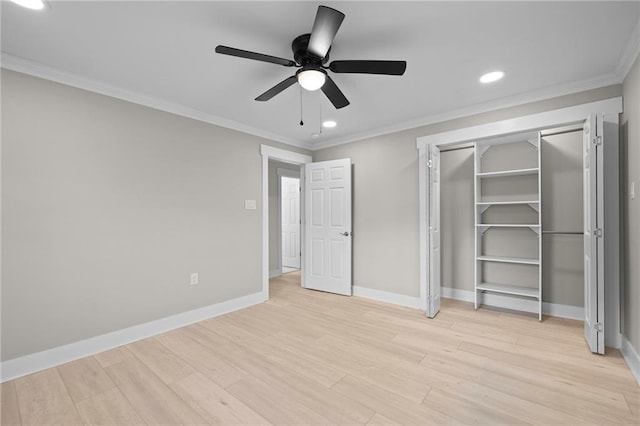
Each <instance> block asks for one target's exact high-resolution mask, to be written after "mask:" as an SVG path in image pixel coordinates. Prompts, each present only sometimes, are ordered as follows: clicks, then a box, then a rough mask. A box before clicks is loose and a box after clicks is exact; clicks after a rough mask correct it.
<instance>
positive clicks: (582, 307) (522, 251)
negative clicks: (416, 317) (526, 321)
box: [418, 98, 620, 353]
mask: <svg viewBox="0 0 640 426" xmlns="http://www.w3.org/2000/svg"><path fill="white" fill-rule="evenodd" d="M617 99H618V98H616V100H610V101H611V102H610V103H609V104H607V101H600V102H599V103H596V104H599V105H597V107H596V105H589V106H588V107H586V108H585V106H584V105H583V106H581V107H582V108H578V107H574V108H575V110H574V111H573V112H574V113H572V114H565V116H564V119H562V118H560V116H562V115H563V114H561V113H559V111H551V112H549V113H545V114H540V115H537V116H526V117H520V118H518V119H512V120H506V121H504V122H496V123H490V124H487V125H483V126H476V127H473V128H468V129H461V130H457V131H452V132H445V133H441V134H436V135H430V136H426V137H423V138H418V148H419V150H420V179H421V187H420V196H421V197H420V201H421V203H420V213H421V231H422V232H421V254H422V256H421V266H422V268H421V280H422V283H423V291H422V292H421V296H422V300H423V302H424V306H425V310H426V313H427V316H429V317H434V316H435V315H436V314H437V312H438V311H439V309H440V297H445V298H453V299H458V300H463V301H467V302H471V303H472V304H473V308H475V309H482V308H483V306H484V305H489V306H494V307H499V308H507V309H510V310H518V311H524V312H532V313H534V314H535V315H536V317H537V319H539V320H543V316H545V315H549V316H559V317H565V318H573V319H577V320H581V321H583V323H584V325H585V326H584V332H585V333H584V334H585V339H586V340H587V343H588V344H589V347H590V348H591V350H592V351H593V352H596V353H604V347H605V336H608V335H609V333H607V334H605V328H606V330H607V331H611V333H610V335H611V337H609V338H608V339H607V340H606V342H607V343H606V344H607V345H609V346H612V347H619V343H618V342H616V338H617V336H618V335H619V256H618V253H619V252H618V251H617V250H619V248H618V245H619V244H618V241H619V217H618V209H619V203H618V201H619V198H618V197H619V185H618V172H617V161H618V126H617V123H618V113H617V112H614V111H617V110H618V109H619V108H620V105H619V104H618V103H617ZM591 107H594V108H593V109H591V110H593V111H598V110H599V111H605V112H604V113H600V114H589V113H588V112H587V111H589V109H587V108H591ZM568 110H571V108H569V109H568ZM560 111H562V112H563V113H566V112H567V110H560ZM543 116H544V117H543ZM554 116H555V117H554ZM568 116H573V117H574V118H573V119H570V120H567V119H566V118H567V117H568ZM532 123H535V124H536V125H532ZM505 129H509V131H508V132H505ZM605 189H608V190H605ZM605 237H606V240H605ZM605 247H606V250H605ZM605 277H606V278H607V280H606V282H607V288H606V294H605V286H604V283H605ZM605 296H606V297H605ZM605 302H606V303H605ZM605 304H606V306H607V312H606V313H605V309H604V308H605ZM605 314H606V315H605ZM605 319H606V321H605ZM616 343H618V344H617V346H616Z"/></svg>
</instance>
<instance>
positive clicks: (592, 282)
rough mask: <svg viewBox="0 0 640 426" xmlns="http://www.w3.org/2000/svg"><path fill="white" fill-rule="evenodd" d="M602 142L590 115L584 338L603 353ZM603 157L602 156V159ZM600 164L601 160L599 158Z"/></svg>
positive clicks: (585, 166) (585, 164)
mask: <svg viewBox="0 0 640 426" xmlns="http://www.w3.org/2000/svg"><path fill="white" fill-rule="evenodd" d="M600 141H601V139H598V135H597V131H596V117H595V115H593V114H592V115H590V116H589V118H588V119H587V121H586V122H585V123H584V131H583V154H584V162H583V170H584V183H583V191H584V310H585V321H584V337H585V339H586V341H587V344H588V345H589V349H591V352H594V353H600V354H604V279H600V275H602V274H600V272H602V271H603V267H604V265H603V262H602V253H603V252H602V251H601V250H600V248H601V247H599V246H600V244H601V240H602V227H601V226H600V223H602V221H603V218H602V217H600V218H599V217H598V216H599V214H598V212H599V211H600V210H601V209H599V207H601V206H599V205H603V199H602V192H601V191H602V187H603V186H602V184H603V176H602V170H603V169H602V167H598V165H599V164H598V163H599V161H598V157H602V152H601V150H600V146H601V145H600ZM600 160H601V159H600ZM600 166H602V162H601V161H600Z"/></svg>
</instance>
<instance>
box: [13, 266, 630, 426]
mask: <svg viewBox="0 0 640 426" xmlns="http://www.w3.org/2000/svg"><path fill="white" fill-rule="evenodd" d="M1 420H2V425H13V424H25V425H27V424H28V425H41V424H63V425H72V424H82V423H84V424H109V425H120V424H123V425H124V424H349V425H350V424H371V425H381V424H438V425H440V424H485V425H495V424H508V425H518V424H545V425H557V424H566V425H577V424H594V425H595V424H597V425H605V424H606V425H608V424H630V425H638V424H640V389H639V388H638V385H637V384H636V382H635V381H634V379H633V378H632V376H631V373H630V372H629V370H628V368H627V366H626V365H625V363H624V361H623V360H622V357H621V356H620V353H619V352H618V351H616V350H609V351H608V354H607V355H606V356H596V355H592V354H590V353H589V352H588V350H587V348H586V345H585V343H584V340H583V337H582V323H579V322H577V321H570V320H563V319H558V318H551V317H546V318H545V319H544V321H543V322H542V323H539V322H538V321H537V318H536V317H535V316H529V315H527V314H522V313H509V312H500V311H495V310H489V309H486V308H483V309H480V310H478V311H474V310H473V307H472V306H471V305H470V304H467V303H462V302H456V301H451V300H444V301H443V309H442V311H441V312H440V313H439V314H438V316H437V317H436V318H435V319H433V320H429V319H427V318H425V317H424V316H423V314H422V313H421V312H419V311H416V310H413V309H408V308H402V307H398V306H393V305H387V304H383V303H377V302H373V301H370V300H366V299H361V298H357V297H351V298H347V297H343V296H335V295H331V294H326V293H321V292H314V291H307V290H302V289H301V288H300V287H299V274H298V273H291V274H287V275H285V276H283V277H280V278H277V279H274V280H272V281H271V299H270V300H269V302H267V303H264V304H261V305H258V306H254V307H251V308H248V309H244V310H242V311H238V312H234V313H231V314H227V315H224V316H221V317H217V318H214V319H210V320H207V321H203V322H201V323H198V324H195V325H191V326H188V327H185V328H182V329H179V330H175V331H171V332H168V333H165V334H162V335H159V336H156V337H154V338H150V339H146V340H143V341H140V342H136V343H133V344H130V345H127V346H124V347H121V348H117V349H114V350H111V351H108V352H105V353H101V354H98V355H95V356H92V357H88V358H84V359H81V360H79V361H75V362H71V363H69V364H65V365H62V366H60V367H57V368H51V369H49V370H45V371H42V372H39V373H36V374H32V375H30V376H27V377H23V378H20V379H17V380H14V381H11V382H7V383H4V384H2V418H1Z"/></svg>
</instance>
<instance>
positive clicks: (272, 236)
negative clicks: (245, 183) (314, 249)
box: [269, 160, 300, 272]
mask: <svg viewBox="0 0 640 426" xmlns="http://www.w3.org/2000/svg"><path fill="white" fill-rule="evenodd" d="M278 169H289V170H295V171H300V166H295V165H293V164H287V163H282V162H279V161H274V160H269V271H270V272H273V271H275V270H277V269H280V267H281V266H282V265H281V264H282V253H281V248H280V242H281V239H282V236H281V232H280V209H279V203H280V200H279V199H278V184H279V182H278V181H279V177H278Z"/></svg>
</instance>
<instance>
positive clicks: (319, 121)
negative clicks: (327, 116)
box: [318, 101, 322, 136]
mask: <svg viewBox="0 0 640 426" xmlns="http://www.w3.org/2000/svg"><path fill="white" fill-rule="evenodd" d="M319 105H320V109H319V111H320V119H319V120H318V126H319V127H320V130H319V131H318V136H320V135H321V134H322V101H320V102H319Z"/></svg>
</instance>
